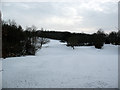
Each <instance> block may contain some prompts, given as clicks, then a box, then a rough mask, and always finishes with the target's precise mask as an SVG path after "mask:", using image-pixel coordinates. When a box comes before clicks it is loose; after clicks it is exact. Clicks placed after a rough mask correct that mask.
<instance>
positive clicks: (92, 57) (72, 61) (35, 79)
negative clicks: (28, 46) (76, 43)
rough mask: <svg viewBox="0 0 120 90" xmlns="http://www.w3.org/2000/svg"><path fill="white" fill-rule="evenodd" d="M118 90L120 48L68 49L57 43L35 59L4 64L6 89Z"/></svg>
mask: <svg viewBox="0 0 120 90" xmlns="http://www.w3.org/2000/svg"><path fill="white" fill-rule="evenodd" d="M18 87H19V88H21V87H22V88H117V87H118V48H117V46H113V45H104V48H103V49H101V50H99V49H96V48H94V47H93V46H82V47H75V49H74V50H73V49H72V48H71V47H66V46H65V44H63V43H60V42H59V41H56V40H51V41H50V43H48V44H46V45H44V46H43V48H42V49H41V50H39V51H38V52H37V53H36V56H25V57H14V58H7V59H4V60H3V88H18Z"/></svg>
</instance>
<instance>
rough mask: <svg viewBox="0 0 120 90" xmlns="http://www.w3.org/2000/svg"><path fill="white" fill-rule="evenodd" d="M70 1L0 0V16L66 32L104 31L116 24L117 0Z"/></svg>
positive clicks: (29, 24) (113, 27) (20, 22)
mask: <svg viewBox="0 0 120 90" xmlns="http://www.w3.org/2000/svg"><path fill="white" fill-rule="evenodd" d="M74 1H75V0H74ZM74 1H73V0H71V2H67V0H66V2H38V3H36V2H32V3H28V2H26V3H3V10H2V12H3V19H15V20H16V22H17V23H19V24H21V25H22V26H23V27H24V28H25V27H26V26H31V25H33V24H34V25H36V26H37V28H38V29H40V28H41V27H43V28H45V29H48V30H60V31H70V32H88V33H91V32H96V31H97V30H98V29H99V28H103V30H105V31H106V32H108V31H110V30H114V29H115V27H117V19H118V18H117V0H79V2H74Z"/></svg>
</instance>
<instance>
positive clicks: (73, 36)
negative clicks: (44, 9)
mask: <svg viewBox="0 0 120 90" xmlns="http://www.w3.org/2000/svg"><path fill="white" fill-rule="evenodd" d="M37 36H39V37H44V38H50V39H56V40H60V41H61V42H67V46H72V47H73V48H74V46H95V48H98V49H101V48H102V46H103V45H104V44H113V45H120V31H118V32H111V33H109V34H106V33H104V31H102V30H101V29H99V30H98V31H97V32H96V33H93V34H86V33H71V32H60V31H43V30H39V31H37Z"/></svg>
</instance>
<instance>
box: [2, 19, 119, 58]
mask: <svg viewBox="0 0 120 90" xmlns="http://www.w3.org/2000/svg"><path fill="white" fill-rule="evenodd" d="M47 38H50V39H56V40H60V42H66V43H67V44H66V46H71V47H72V48H73V49H74V47H75V46H95V48H97V49H101V48H102V47H103V45H104V44H113V45H120V31H118V32H115V31H113V32H110V33H109V34H107V33H104V32H103V31H102V30H101V29H99V30H98V31H97V32H96V33H93V34H86V33H71V32H59V31H47V30H44V29H43V28H41V30H37V28H36V27H35V26H34V25H32V26H31V27H26V29H25V30H24V29H23V28H22V26H21V25H17V23H16V22H15V21H14V20H8V21H2V57H3V58H6V57H16V56H24V55H35V53H36V51H37V50H38V49H39V48H42V45H43V44H46V43H48V42H49V40H48V39H47Z"/></svg>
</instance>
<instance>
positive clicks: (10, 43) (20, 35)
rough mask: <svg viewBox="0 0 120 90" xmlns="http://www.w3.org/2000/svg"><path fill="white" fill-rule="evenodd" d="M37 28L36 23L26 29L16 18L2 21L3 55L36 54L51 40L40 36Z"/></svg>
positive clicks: (4, 56)
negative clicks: (18, 23)
mask: <svg viewBox="0 0 120 90" xmlns="http://www.w3.org/2000/svg"><path fill="white" fill-rule="evenodd" d="M36 30H37V28H36V27H35V26H34V25H32V26H31V27H27V28H26V29H25V30H24V29H23V28H22V26H21V25H17V23H16V22H15V21H14V20H8V21H2V57H3V58H6V57H18V56H25V55H35V52H36V51H37V50H38V49H39V48H41V47H42V45H43V44H45V43H47V42H49V40H48V39H46V38H40V37H38V36H37V31H36Z"/></svg>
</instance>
